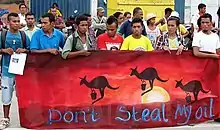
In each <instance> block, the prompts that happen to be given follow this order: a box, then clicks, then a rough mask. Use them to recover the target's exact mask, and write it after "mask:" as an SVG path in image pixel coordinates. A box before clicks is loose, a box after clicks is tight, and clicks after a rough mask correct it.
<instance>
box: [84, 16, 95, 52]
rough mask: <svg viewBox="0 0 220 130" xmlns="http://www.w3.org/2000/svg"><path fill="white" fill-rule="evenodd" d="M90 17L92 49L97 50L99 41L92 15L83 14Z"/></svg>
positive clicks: (89, 30)
mask: <svg viewBox="0 0 220 130" xmlns="http://www.w3.org/2000/svg"><path fill="white" fill-rule="evenodd" d="M83 15H84V16H86V17H87V19H88V33H89V37H90V39H91V42H92V48H91V50H97V42H96V37H95V31H94V27H93V26H92V16H91V15H90V14H83Z"/></svg>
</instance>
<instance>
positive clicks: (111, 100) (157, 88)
mask: <svg viewBox="0 0 220 130" xmlns="http://www.w3.org/2000/svg"><path fill="white" fill-rule="evenodd" d="M16 80H17V81H16V84H17V93H18V105H19V114H20V123H21V126H22V127H25V128H114V129H116V128H150V127H167V126H179V125H187V124H191V123H200V122H204V121H207V120H211V119H213V118H216V117H217V116H218V114H219V109H217V106H218V100H219V98H218V96H219V90H220V89H219V81H220V76H219V61H218V60H213V59H199V58H195V57H193V56H192V54H191V53H190V52H189V53H188V52H187V53H184V54H183V55H181V56H176V55H175V53H173V54H172V55H170V54H168V53H165V52H152V53H146V52H108V51H106V52H102V51H101V52H93V53H92V55H91V56H89V57H79V58H75V59H69V60H63V59H61V58H60V57H55V56H51V55H29V56H28V60H27V65H26V69H25V72H24V76H17V78H16Z"/></svg>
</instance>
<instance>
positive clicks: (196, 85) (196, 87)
mask: <svg viewBox="0 0 220 130" xmlns="http://www.w3.org/2000/svg"><path fill="white" fill-rule="evenodd" d="M182 81H183V80H180V81H177V80H176V88H178V87H180V88H181V89H182V90H183V91H185V92H191V93H193V95H194V99H195V100H194V102H195V101H197V100H198V95H199V92H200V91H201V92H203V93H209V92H210V90H211V89H210V90H209V91H205V90H204V89H203V88H202V84H201V82H200V81H198V80H193V81H190V82H189V83H187V84H186V85H183V84H182Z"/></svg>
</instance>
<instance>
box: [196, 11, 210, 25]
mask: <svg viewBox="0 0 220 130" xmlns="http://www.w3.org/2000/svg"><path fill="white" fill-rule="evenodd" d="M202 18H209V19H210V22H212V15H211V14H209V13H205V14H204V15H202V16H200V17H199V19H198V21H197V25H198V26H199V27H200V26H201V21H202Z"/></svg>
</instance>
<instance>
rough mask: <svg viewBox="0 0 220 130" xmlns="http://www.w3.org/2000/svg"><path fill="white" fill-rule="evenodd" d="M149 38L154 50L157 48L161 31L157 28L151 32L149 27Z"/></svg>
mask: <svg viewBox="0 0 220 130" xmlns="http://www.w3.org/2000/svg"><path fill="white" fill-rule="evenodd" d="M146 31H147V37H148V38H149V40H150V41H151V44H152V46H153V48H154V49H155V48H156V44H157V38H158V37H159V36H160V29H159V28H158V27H156V28H155V29H154V30H150V29H149V28H148V27H147V29H146Z"/></svg>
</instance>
